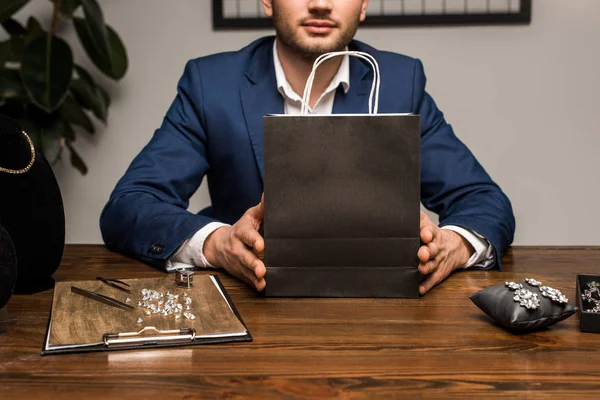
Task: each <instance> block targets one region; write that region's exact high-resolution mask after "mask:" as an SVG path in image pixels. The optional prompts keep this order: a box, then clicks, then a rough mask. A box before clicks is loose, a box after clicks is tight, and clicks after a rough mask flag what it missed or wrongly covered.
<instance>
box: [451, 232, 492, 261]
mask: <svg viewBox="0 0 600 400" xmlns="http://www.w3.org/2000/svg"><path fill="white" fill-rule="evenodd" d="M442 229H448V230H451V231H453V232H456V233H458V234H459V235H461V236H462V237H464V238H465V239H467V241H468V242H469V243H470V244H471V246H473V250H475V251H474V252H473V255H472V256H471V258H469V261H467V263H466V264H465V265H463V266H462V267H460V268H471V267H484V268H485V267H488V266H490V265H491V264H492V263H493V262H494V247H493V246H492V244H491V243H490V242H488V241H487V240H486V239H485V238H484V237H483V236H481V235H480V234H478V233H477V232H475V231H472V230H470V229H465V228H461V227H460V226H456V225H446V226H443V227H442Z"/></svg>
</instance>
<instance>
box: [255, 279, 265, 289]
mask: <svg viewBox="0 0 600 400" xmlns="http://www.w3.org/2000/svg"><path fill="white" fill-rule="evenodd" d="M254 286H255V287H256V290H257V291H258V292H262V291H263V290H265V287H266V286H267V281H265V279H264V278H262V279H259V280H258V281H256V282H255V283H254Z"/></svg>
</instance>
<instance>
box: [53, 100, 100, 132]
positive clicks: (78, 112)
mask: <svg viewBox="0 0 600 400" xmlns="http://www.w3.org/2000/svg"><path fill="white" fill-rule="evenodd" d="M59 115H60V117H61V118H62V119H63V120H64V121H66V122H69V123H71V124H74V125H79V126H81V127H83V128H85V130H86V131H88V132H89V133H94V124H92V120H90V117H88V116H87V114H86V113H85V111H83V109H82V108H81V106H80V105H79V103H77V101H76V100H75V99H74V98H73V97H72V96H70V95H69V96H67V97H65V101H63V103H62V106H61V107H60V110H59Z"/></svg>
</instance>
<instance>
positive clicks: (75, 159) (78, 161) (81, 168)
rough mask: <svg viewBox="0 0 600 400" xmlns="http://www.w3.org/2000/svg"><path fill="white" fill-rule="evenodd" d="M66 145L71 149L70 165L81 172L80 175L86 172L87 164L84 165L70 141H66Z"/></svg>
mask: <svg viewBox="0 0 600 400" xmlns="http://www.w3.org/2000/svg"><path fill="white" fill-rule="evenodd" d="M67 147H68V148H69V150H70V151H71V165H72V166H74V167H75V168H77V170H79V172H81V174H82V175H85V174H87V172H88V168H87V165H85V162H83V159H82V158H81V157H80V156H79V154H78V153H77V152H76V151H75V149H74V148H73V145H72V144H71V142H69V141H67Z"/></svg>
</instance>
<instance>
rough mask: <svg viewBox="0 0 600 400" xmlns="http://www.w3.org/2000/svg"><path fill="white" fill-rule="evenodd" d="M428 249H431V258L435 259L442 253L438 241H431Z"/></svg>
mask: <svg viewBox="0 0 600 400" xmlns="http://www.w3.org/2000/svg"><path fill="white" fill-rule="evenodd" d="M427 249H428V250H429V258H430V259H434V258H436V257H437V256H438V254H440V246H439V245H438V243H437V242H433V241H432V242H430V243H428V244H427Z"/></svg>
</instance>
